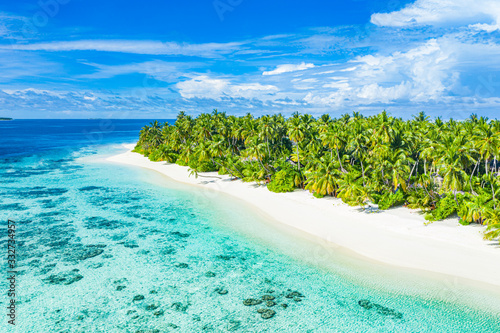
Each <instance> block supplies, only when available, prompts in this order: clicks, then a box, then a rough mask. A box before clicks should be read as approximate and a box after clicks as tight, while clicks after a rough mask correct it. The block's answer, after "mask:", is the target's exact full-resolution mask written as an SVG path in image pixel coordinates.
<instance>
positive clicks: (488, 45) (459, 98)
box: [0, 0, 500, 119]
mask: <svg viewBox="0 0 500 333" xmlns="http://www.w3.org/2000/svg"><path fill="white" fill-rule="evenodd" d="M499 74H500V2H499V1H498V0H416V1H415V0H414V1H399V0H390V1H379V0H345V1H326V0H324V1H320V0H310V1H307V2H306V1H296V0H287V1H281V0H279V1H272V2H270V1H260V0H252V1H250V0H215V1H213V0H210V1H204V0H196V1H195V0H182V1H181V0H175V1H174V0H150V1H145V2H142V3H140V2H138V1H136V0H133V1H132V0H120V1H115V0H108V1H102V0H100V1H95V0H40V1H35V0H30V1H27V0H16V1H6V0H1V1H0V116H12V117H15V118H95V117H103V118H104V117H113V118H171V117H173V116H175V115H176V114H177V113H178V112H179V111H181V110H185V111H187V112H188V113H191V114H197V113H200V112H210V111H211V110H212V109H214V108H217V109H219V110H220V111H226V112H227V113H230V114H245V113H247V112H251V113H254V114H256V115H258V114H264V113H277V112H281V113H283V114H290V113H292V112H295V111H299V112H301V113H312V114H317V115H320V114H323V113H330V114H331V115H332V116H337V115H339V114H342V113H345V112H352V111H360V112H362V113H364V114H367V115H370V114H374V113H378V112H380V111H382V110H384V109H386V110H388V111H389V112H390V113H391V114H393V115H396V116H402V117H405V118H408V117H410V116H411V115H413V114H416V113H418V112H419V111H426V113H428V114H429V115H432V116H443V117H444V118H450V117H453V118H455V119H464V118H466V117H468V116H469V115H470V114H471V113H478V114H480V115H485V116H489V117H496V118H497V117H498V114H500V111H499V110H500V108H499V107H500V75H499Z"/></svg>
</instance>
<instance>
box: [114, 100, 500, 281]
mask: <svg viewBox="0 0 500 333" xmlns="http://www.w3.org/2000/svg"><path fill="white" fill-rule="evenodd" d="M499 128H500V122H499V121H498V120H489V119H487V118H484V117H478V116H476V115H474V114H473V115H471V116H470V118H468V119H467V120H465V121H455V120H452V119H450V120H447V121H444V120H443V119H441V118H439V117H438V118H435V119H432V120H431V119H430V118H429V117H428V116H426V115H425V113H423V112H422V113H420V114H418V115H416V116H414V117H413V118H412V119H410V120H403V119H402V118H397V117H392V116H390V115H389V114H388V113H387V112H382V113H380V114H378V115H375V116H370V117H365V116H363V115H362V114H360V113H356V112H355V113H353V114H345V115H342V116H340V117H338V118H335V119H334V118H331V117H330V116H329V115H323V116H320V117H314V116H312V115H308V114H299V113H295V114H293V115H292V116H291V117H288V118H285V117H284V116H283V115H280V114H273V115H264V116H260V117H254V116H252V115H251V114H247V115H245V116H243V117H237V116H233V115H226V114H225V113H221V112H218V111H217V110H214V112H213V113H206V114H201V115H199V116H198V117H192V116H189V115H186V114H185V113H184V112H181V113H180V114H179V115H178V116H177V119H176V120H175V122H174V121H172V122H165V123H160V122H158V121H154V122H152V123H151V124H150V125H148V126H145V127H144V128H143V129H142V130H141V132H140V137H139V141H138V142H137V143H136V144H134V145H133V146H129V147H127V148H128V149H130V150H129V151H128V152H127V153H124V154H121V155H117V156H113V157H111V158H109V159H108V160H109V161H112V162H117V163H124V164H130V165H135V166H139V167H143V168H148V169H152V170H155V171H158V172H160V173H162V174H164V175H166V176H168V177H170V178H171V179H174V180H176V181H179V182H183V183H186V184H190V185H194V186H196V187H198V188H199V187H204V188H208V189H210V190H215V191H219V192H223V193H226V194H229V195H232V196H234V197H236V198H238V199H241V200H244V201H246V202H247V203H248V204H251V205H252V206H254V207H255V209H256V210H260V211H262V212H263V213H265V214H266V215H267V216H269V217H271V218H272V219H273V220H275V221H277V222H280V223H282V224H286V225H288V226H291V227H293V228H295V229H298V230H301V231H304V232H306V233H308V234H311V235H313V236H315V237H318V238H319V239H322V242H324V241H326V242H328V243H331V244H333V245H336V246H340V247H343V248H347V249H349V250H352V251H354V252H356V253H358V254H361V255H362V256H366V257H368V258H370V259H374V260H377V261H380V262H384V263H387V264H390V265H396V266H400V267H407V268H414V269H420V270H422V271H433V272H437V273H442V274H447V275H451V276H457V277H461V278H466V279H469V280H475V281H478V282H481V283H488V284H491V285H497V286H498V285H500V283H499V282H498V275H499V274H500V266H498V265H496V264H495V263H496V262H498V260H499V258H500V249H499V246H498V242H499V239H498V237H499V236H500V206H499V204H500V201H499V199H500V179H499V177H497V175H498V172H499V171H498V169H499V165H498V152H499V147H500V130H499ZM437 221H439V222H437Z"/></svg>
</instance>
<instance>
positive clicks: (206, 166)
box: [188, 159, 217, 172]
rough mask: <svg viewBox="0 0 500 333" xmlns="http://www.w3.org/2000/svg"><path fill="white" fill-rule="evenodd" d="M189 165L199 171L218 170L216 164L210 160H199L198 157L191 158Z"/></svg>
mask: <svg viewBox="0 0 500 333" xmlns="http://www.w3.org/2000/svg"><path fill="white" fill-rule="evenodd" d="M188 166H189V167H190V168H191V169H193V170H196V171H197V172H210V171H217V169H216V168H215V166H214V164H213V163H212V162H210V161H203V162H200V161H197V160H196V159H191V160H189V163H188Z"/></svg>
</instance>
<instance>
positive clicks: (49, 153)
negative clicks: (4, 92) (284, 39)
mask: <svg viewBox="0 0 500 333" xmlns="http://www.w3.org/2000/svg"><path fill="white" fill-rule="evenodd" d="M149 122H150V121H149V120H14V121H2V122H0V198H1V201H0V221H2V223H3V224H2V228H1V229H0V230H1V232H2V234H0V248H2V249H3V250H2V251H4V253H2V257H3V258H6V257H7V243H8V240H9V237H8V232H7V220H9V219H11V220H13V221H15V224H16V233H15V241H16V269H15V270H16V272H17V273H16V285H15V289H16V297H15V301H16V319H15V320H16V325H15V326H12V325H9V324H8V317H7V315H6V314H7V309H6V306H7V304H8V302H10V298H9V297H7V290H8V288H9V284H8V281H7V277H8V276H9V275H8V274H9V273H8V269H7V265H6V262H5V263H4V265H3V266H2V270H3V271H2V272H3V274H2V281H3V282H2V283H1V284H0V288H2V290H1V291H0V292H1V294H2V298H1V302H2V303H1V308H2V309H4V310H2V311H4V312H3V313H5V314H3V315H2V316H0V318H2V319H1V320H0V321H1V323H0V332H22V333H25V332H133V333H136V332H500V324H499V315H498V312H495V311H496V310H495V309H499V308H500V307H499V306H498V305H499V300H498V299H495V298H494V297H490V295H488V293H484V292H483V291H480V290H479V289H478V290H476V289H475V288H473V287H470V285H467V286H466V285H464V284H462V283H461V282H460V281H457V280H456V279H454V278H451V277H443V276H428V275H426V274H420V273H419V272H415V271H411V270H404V269H398V268H395V267H386V266H384V265H381V264H377V263H374V262H369V261H366V260H364V259H363V258H360V257H357V256H353V255H351V254H349V253H347V252H345V251H343V250H341V249H337V248H334V247H331V246H329V245H328V244H324V243H318V242H317V240H314V239H310V238H308V237H305V236H304V235H301V234H300V233H299V232H296V231H294V230H291V229H288V228H287V227H285V226H280V225H276V224H275V223H271V222H270V221H268V220H267V219H266V217H265V216H262V214H260V213H259V212H258V211H257V210H256V209H255V208H254V207H251V206H247V205H245V204H244V203H243V202H240V201H238V200H236V199H233V198H231V197H229V196H226V195H223V194H220V193H212V192H209V191H201V190H199V189H198V188H195V187H190V186H188V185H183V184H179V183H176V182H174V181H172V180H170V179H168V178H166V177H164V176H162V175H159V174H157V173H155V172H153V171H149V170H143V169H139V168H135V167H130V166H124V165H118V164H112V163H110V162H108V161H106V157H107V156H111V155H114V154H118V153H121V152H125V151H126V150H127V149H126V148H125V147H124V146H123V144H125V143H128V144H129V143H134V142H136V141H137V139H138V135H139V131H140V129H141V128H142V127H143V126H144V125H147V124H148V123H149ZM478 287H479V286H478ZM268 317H269V318H268Z"/></svg>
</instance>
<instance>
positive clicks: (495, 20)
mask: <svg viewBox="0 0 500 333" xmlns="http://www.w3.org/2000/svg"><path fill="white" fill-rule="evenodd" d="M371 22H372V23H373V24H376V25H379V26H389V27H405V26H412V25H436V26H444V25H458V26H467V25H469V26H471V27H473V28H476V29H481V30H486V31H489V32H491V31H494V30H497V29H500V1H498V0H417V1H415V2H414V3H413V4H409V5H407V6H406V7H404V8H403V9H401V10H398V11H394V12H391V13H377V14H373V15H372V17H371Z"/></svg>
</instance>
